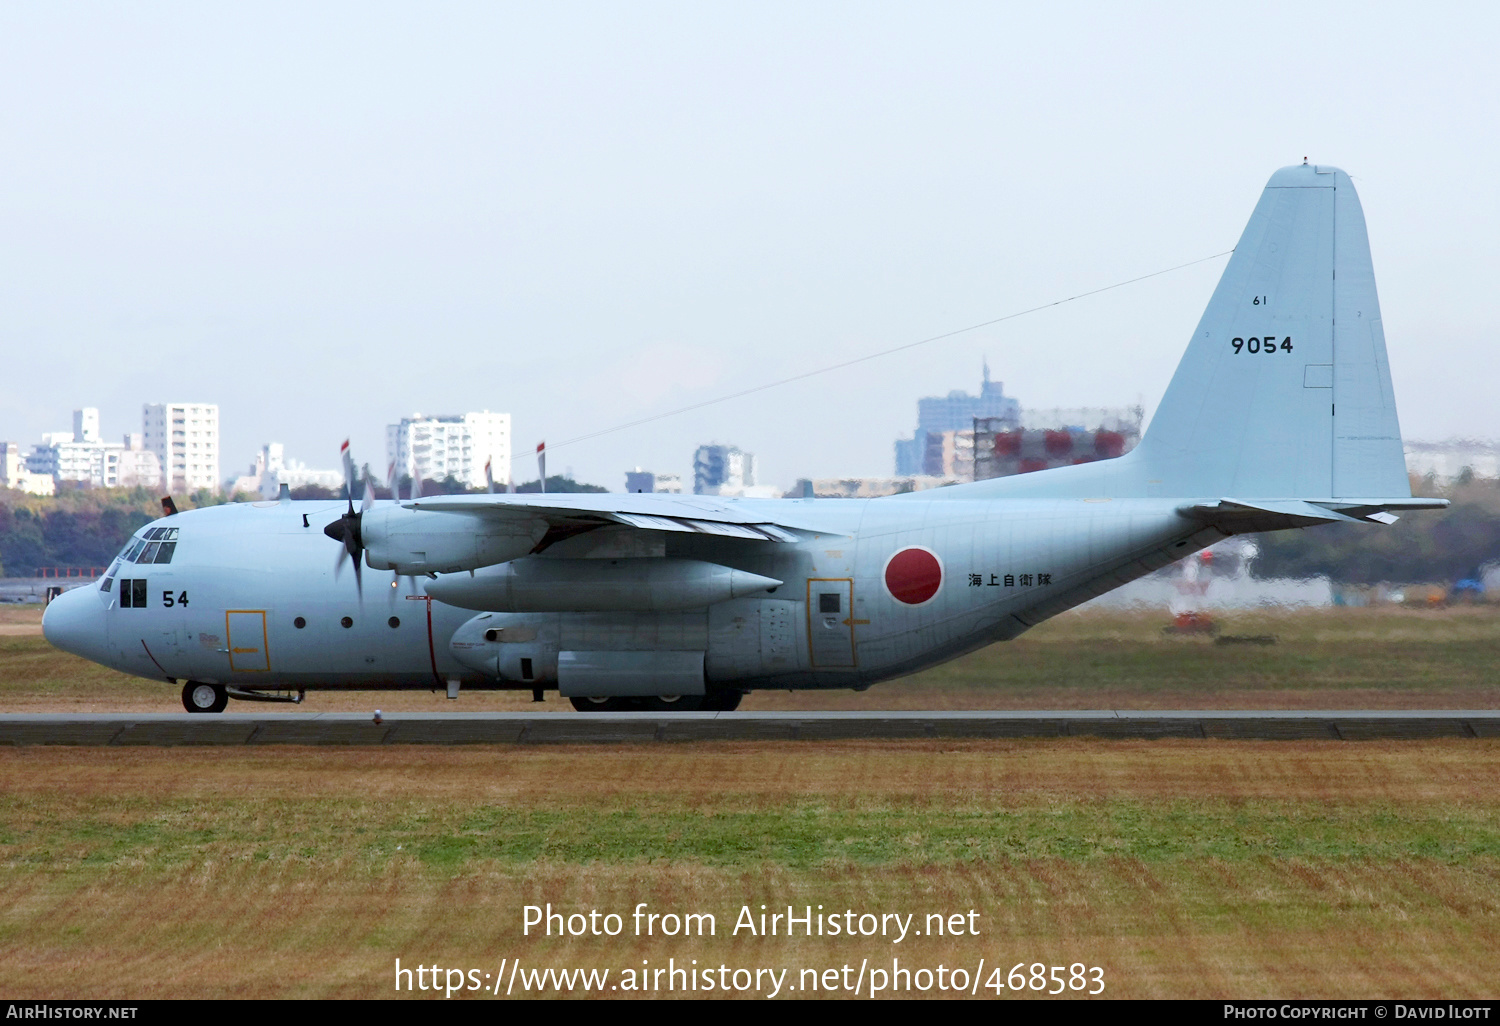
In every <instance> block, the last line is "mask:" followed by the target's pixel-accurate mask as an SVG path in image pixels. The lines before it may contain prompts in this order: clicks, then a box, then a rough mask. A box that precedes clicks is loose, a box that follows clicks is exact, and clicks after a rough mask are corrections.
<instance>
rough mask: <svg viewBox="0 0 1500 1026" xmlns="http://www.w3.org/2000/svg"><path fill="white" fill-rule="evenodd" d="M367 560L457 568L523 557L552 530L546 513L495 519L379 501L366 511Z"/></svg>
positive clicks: (420, 569)
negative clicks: (545, 517)
mask: <svg viewBox="0 0 1500 1026" xmlns="http://www.w3.org/2000/svg"><path fill="white" fill-rule="evenodd" d="M359 532H360V539H361V541H362V542H363V544H364V547H365V562H366V563H368V564H369V565H370V566H371V567H372V568H373V569H376V570H394V571H396V573H398V574H427V573H455V572H457V571H459V570H474V569H477V568H479V567H482V566H493V565H494V564H496V563H504V562H506V561H507V560H512V559H518V558H519V557H521V556H524V555H526V554H527V553H528V552H530V551H531V550H532V549H534V548H536V545H537V542H539V541H541V540H542V536H543V535H545V534H546V533H547V522H546V521H545V520H543V519H542V518H541V517H526V518H516V519H512V518H510V517H506V518H503V519H501V518H491V517H485V516H480V515H478V514H474V513H435V512H432V511H430V510H416V509H406V508H404V507H402V506H395V505H391V506H375V507H372V508H371V509H368V510H365V512H364V513H363V514H361V516H360V524H359Z"/></svg>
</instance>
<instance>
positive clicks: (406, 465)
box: [371, 410, 510, 488]
mask: <svg viewBox="0 0 1500 1026" xmlns="http://www.w3.org/2000/svg"><path fill="white" fill-rule="evenodd" d="M385 452H386V459H387V460H388V461H389V462H391V463H394V464H395V465H396V476H397V477H398V478H399V477H401V476H403V475H404V476H407V477H410V478H412V479H413V480H416V481H442V480H444V479H446V478H448V477H452V478H453V479H454V480H456V481H458V482H459V483H461V484H463V485H465V486H467V487H469V488H483V487H484V486H485V476H484V466H485V464H486V463H488V464H489V465H490V473H491V474H492V475H493V476H494V479H495V482H496V484H498V485H504V484H505V482H507V481H509V480H510V414H508V413H491V412H490V411H489V410H483V411H481V412H479V413H465V414H450V415H446V416H439V417H424V416H422V415H421V414H420V413H414V414H412V415H411V416H410V417H403V418H401V423H399V424H390V425H388V426H387V427H386V429H385ZM371 469H372V470H373V469H374V468H373V467H372V468H371ZM376 477H384V475H383V474H379V473H377V474H376Z"/></svg>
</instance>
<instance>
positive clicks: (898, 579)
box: [885, 546, 943, 606]
mask: <svg viewBox="0 0 1500 1026" xmlns="http://www.w3.org/2000/svg"><path fill="white" fill-rule="evenodd" d="M942 583H943V564H942V563H939V562H938V558H937V556H935V555H933V553H932V550H930V549H923V548H918V547H915V546H914V547H912V548H909V549H902V550H901V551H900V552H898V553H896V554H895V555H894V556H892V557H891V558H890V560H889V561H888V562H887V563H886V564H885V586H886V590H887V591H889V592H890V593H891V596H892V597H893V598H895V599H896V600H897V601H898V602H905V603H906V604H907V605H909V606H919V605H921V604H922V603H923V602H926V601H927V600H928V599H930V598H932V596H934V595H936V594H937V591H938V588H939V587H940V586H941V585H942Z"/></svg>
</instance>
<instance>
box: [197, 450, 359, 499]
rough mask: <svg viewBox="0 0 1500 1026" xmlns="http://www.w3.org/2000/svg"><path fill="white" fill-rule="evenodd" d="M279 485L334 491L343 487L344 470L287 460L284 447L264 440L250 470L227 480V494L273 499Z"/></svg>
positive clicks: (278, 491)
mask: <svg viewBox="0 0 1500 1026" xmlns="http://www.w3.org/2000/svg"><path fill="white" fill-rule="evenodd" d="M372 470H373V468H372ZM282 485H286V486H287V487H288V488H301V487H303V486H304V485H317V486H318V487H319V488H327V489H329V490H330V491H338V490H339V489H341V488H343V487H344V472H343V471H342V470H314V469H312V468H311V467H309V466H307V464H305V463H302V462H301V461H299V460H295V459H288V458H287V455H286V446H284V445H282V444H281V443H280V442H267V443H266V444H265V445H263V446H261V447H260V451H259V452H258V453H256V454H255V460H254V462H252V463H251V464H250V473H248V474H245V475H243V476H241V477H237V478H235V479H234V480H233V481H232V482H229V484H228V485H227V490H228V492H229V494H231V495H234V494H239V495H259V496H260V497H261V498H262V499H274V498H276V496H277V495H278V494H279V493H280V492H281V486H282Z"/></svg>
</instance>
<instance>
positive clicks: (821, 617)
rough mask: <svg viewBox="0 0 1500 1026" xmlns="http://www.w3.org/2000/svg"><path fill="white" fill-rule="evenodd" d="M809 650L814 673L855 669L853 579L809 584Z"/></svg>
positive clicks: (821, 579) (815, 581)
mask: <svg viewBox="0 0 1500 1026" xmlns="http://www.w3.org/2000/svg"><path fill="white" fill-rule="evenodd" d="M807 646H808V654H809V656H810V657H811V660H812V666H813V669H815V670H829V669H852V668H853V667H854V666H855V664H856V660H855V650H854V581H853V580H852V579H850V578H847V577H846V578H811V579H809V580H808V582H807Z"/></svg>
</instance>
